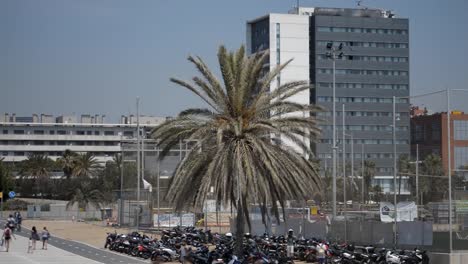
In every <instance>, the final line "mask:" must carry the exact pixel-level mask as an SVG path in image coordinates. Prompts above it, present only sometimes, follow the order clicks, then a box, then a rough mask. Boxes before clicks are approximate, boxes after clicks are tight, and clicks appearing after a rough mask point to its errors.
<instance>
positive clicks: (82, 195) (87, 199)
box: [66, 180, 106, 218]
mask: <svg viewBox="0 0 468 264" xmlns="http://www.w3.org/2000/svg"><path fill="white" fill-rule="evenodd" d="M105 201H106V198H105V197H104V195H103V194H102V193H101V190H99V188H97V187H96V186H95V185H94V184H92V183H91V181H88V180H84V181H80V184H79V185H78V186H77V187H76V188H75V190H74V191H73V195H72V197H71V199H70V201H69V202H68V203H67V206H66V208H67V209H69V208H70V207H73V205H75V204H78V215H77V218H79V211H81V210H84V211H86V209H87V207H88V206H89V205H93V206H94V207H95V208H96V209H97V210H98V209H100V208H101V205H102V204H103V203H104V202H105Z"/></svg>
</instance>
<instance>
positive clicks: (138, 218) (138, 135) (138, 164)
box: [136, 97, 141, 230]
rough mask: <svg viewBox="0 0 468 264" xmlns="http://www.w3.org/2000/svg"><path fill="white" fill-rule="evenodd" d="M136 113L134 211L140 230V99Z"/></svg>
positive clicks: (137, 100) (137, 101)
mask: <svg viewBox="0 0 468 264" xmlns="http://www.w3.org/2000/svg"><path fill="white" fill-rule="evenodd" d="M136 112H137V151H136V154H137V157H136V161H137V207H136V208H137V210H136V228H137V230H138V229H139V228H140V174H141V168H140V166H141V164H140V97H137V99H136Z"/></svg>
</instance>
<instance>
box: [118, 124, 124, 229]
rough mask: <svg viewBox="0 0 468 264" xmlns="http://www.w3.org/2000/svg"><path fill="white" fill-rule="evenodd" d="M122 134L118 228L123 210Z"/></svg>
mask: <svg viewBox="0 0 468 264" xmlns="http://www.w3.org/2000/svg"><path fill="white" fill-rule="evenodd" d="M122 136H123V133H122V132H121V133H120V210H119V226H122V223H123V210H124V202H123V175H124V173H123V164H124V155H123V153H124V152H123V140H122Z"/></svg>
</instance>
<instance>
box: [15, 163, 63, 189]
mask: <svg viewBox="0 0 468 264" xmlns="http://www.w3.org/2000/svg"><path fill="white" fill-rule="evenodd" d="M54 166H55V164H54V161H52V160H51V159H50V158H49V157H47V156H46V155H42V154H31V155H29V156H28V158H27V159H26V160H24V161H22V162H21V164H20V169H19V174H20V175H21V176H22V177H23V178H26V179H31V178H32V179H33V180H34V181H35V183H34V185H35V186H36V190H37V192H36V194H35V196H36V197H37V196H38V195H39V192H40V191H42V192H44V191H45V189H46V188H45V185H46V184H48V180H49V176H50V173H51V171H52V170H53V169H54ZM30 177H31V178H30ZM39 186H42V188H40V187H39ZM43 196H44V193H41V197H43Z"/></svg>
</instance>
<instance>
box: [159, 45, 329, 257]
mask: <svg viewBox="0 0 468 264" xmlns="http://www.w3.org/2000/svg"><path fill="white" fill-rule="evenodd" d="M266 58H267V53H262V54H258V53H257V54H254V55H252V56H249V57H247V56H246V54H245V49H244V47H243V46H242V47H241V48H240V49H239V50H238V51H237V52H230V53H229V52H227V51H226V49H225V47H224V46H221V47H220V48H219V51H218V61H219V66H220V70H221V74H222V78H223V82H220V81H218V80H217V78H216V77H215V75H214V74H213V73H212V72H211V71H210V70H209V69H208V67H207V66H206V64H205V63H204V62H203V61H202V59H201V58H199V57H192V56H190V57H189V58H188V60H189V61H190V62H192V63H193V64H194V65H195V66H196V68H197V69H198V71H199V72H200V74H201V77H198V76H197V77H194V78H193V82H194V83H195V84H191V83H188V82H185V81H182V80H179V79H171V81H172V82H174V83H176V84H179V85H181V86H183V87H185V88H187V89H189V90H190V91H192V92H193V93H195V94H196V95H198V96H199V97H200V98H201V99H202V100H203V101H204V102H205V103H206V104H208V105H209V107H210V109H198V108H197V109H187V110H185V111H183V112H181V113H180V114H179V116H178V117H176V118H174V119H173V120H169V121H166V122H165V123H164V124H162V125H161V126H159V127H157V128H156V129H155V130H154V131H153V137H154V138H157V139H158V140H160V141H159V144H160V146H162V147H163V149H164V150H163V152H162V156H164V155H165V154H167V153H168V151H169V150H170V149H171V147H173V146H176V145H177V144H178V143H179V140H180V139H189V140H197V141H198V144H196V145H195V146H194V148H193V149H192V150H191V151H190V153H189V154H188V155H187V156H186V158H185V159H184V160H183V161H182V162H181V163H180V164H179V165H178V167H177V169H176V171H175V173H174V174H175V175H174V177H173V179H172V181H171V184H170V188H169V190H168V193H167V198H168V200H171V201H174V204H175V207H176V209H178V210H180V209H182V208H187V207H189V206H191V207H195V208H201V207H202V206H203V203H204V201H205V200H206V197H207V194H208V193H209V191H210V188H211V187H213V189H214V197H216V200H217V201H218V203H224V204H225V205H228V204H231V205H233V206H234V207H235V208H236V210H237V216H236V234H237V237H238V238H241V237H242V235H243V233H244V226H245V223H247V224H248V225H249V226H250V221H249V211H248V207H249V203H252V202H253V203H256V204H259V205H260V208H261V212H262V216H263V220H264V222H265V221H266V217H268V213H267V208H268V206H271V208H272V209H271V210H272V213H273V215H274V216H275V217H276V218H277V219H279V211H280V208H281V207H283V208H284V203H285V201H286V200H307V197H308V196H309V195H310V194H311V193H313V192H314V190H319V189H320V187H321V185H320V177H319V174H318V170H317V166H316V164H315V163H313V162H311V161H309V160H308V159H306V158H304V155H306V154H309V155H310V156H312V155H313V154H312V153H311V151H310V149H309V146H308V145H306V144H305V143H304V142H303V140H302V138H312V139H314V138H315V137H316V136H317V134H318V133H319V129H318V126H317V120H316V118H315V117H314V115H310V116H309V113H311V112H315V111H317V110H318V108H317V107H316V106H313V105H302V104H298V103H294V102H291V101H288V99H289V98H290V97H291V96H294V95H296V96H298V94H299V93H300V92H302V91H305V90H308V89H310V87H309V85H307V82H300V81H298V82H291V83H287V84H283V85H281V86H280V87H279V88H277V89H275V90H270V85H271V83H272V82H273V81H275V80H276V78H277V76H278V74H279V73H280V71H281V70H282V69H284V68H285V67H286V66H287V65H288V64H289V62H287V63H285V64H282V65H280V66H277V67H276V68H275V69H274V70H273V71H272V72H269V73H264V67H263V66H264V63H265V60H266ZM272 135H276V139H275V140H272ZM279 135H281V139H280V138H279V137H278V136H279ZM283 139H286V140H289V141H291V142H294V143H295V144H296V145H297V150H298V152H296V151H294V150H292V149H291V148H289V147H287V146H285V145H283V144H281V142H282V140H283ZM278 204H279V205H280V206H278ZM241 251H242V243H238V245H237V246H236V253H237V254H240V253H241Z"/></svg>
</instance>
